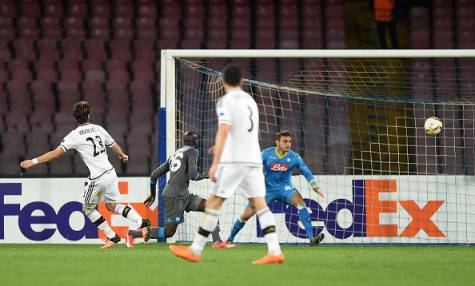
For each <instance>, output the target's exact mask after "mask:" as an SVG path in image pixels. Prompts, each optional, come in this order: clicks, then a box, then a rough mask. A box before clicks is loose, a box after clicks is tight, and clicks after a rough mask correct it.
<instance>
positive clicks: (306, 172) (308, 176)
mask: <svg viewBox="0 0 475 286" xmlns="http://www.w3.org/2000/svg"><path fill="white" fill-rule="evenodd" d="M297 156H298V155H297ZM298 157H299V163H298V168H299V170H300V172H301V173H302V174H303V175H304V177H305V179H307V181H308V183H309V184H310V186H311V187H312V189H313V191H314V192H315V193H317V194H318V195H320V196H321V197H322V198H324V197H325V194H324V193H323V192H322V190H320V187H319V186H318V183H317V180H316V179H315V178H314V177H313V174H312V171H310V168H309V167H308V166H307V164H305V162H304V161H303V159H302V158H301V157H300V156H298Z"/></svg>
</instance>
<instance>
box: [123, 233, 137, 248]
mask: <svg viewBox="0 0 475 286" xmlns="http://www.w3.org/2000/svg"><path fill="white" fill-rule="evenodd" d="M134 241H135V238H134V237H133V236H132V235H131V234H130V233H127V237H126V238H125V246H127V247H128V248H134Z"/></svg>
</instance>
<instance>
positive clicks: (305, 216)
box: [298, 207, 313, 240]
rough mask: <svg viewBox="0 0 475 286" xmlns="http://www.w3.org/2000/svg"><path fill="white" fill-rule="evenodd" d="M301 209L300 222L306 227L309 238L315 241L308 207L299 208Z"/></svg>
mask: <svg viewBox="0 0 475 286" xmlns="http://www.w3.org/2000/svg"><path fill="white" fill-rule="evenodd" d="M298 208H299V217H300V221H301V222H302V224H303V226H304V227H305V231H306V232H307V238H308V239H310V240H311V239H313V227H312V221H311V220H310V214H309V213H308V210H307V208H306V207H298Z"/></svg>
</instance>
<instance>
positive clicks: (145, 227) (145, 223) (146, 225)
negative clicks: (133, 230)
mask: <svg viewBox="0 0 475 286" xmlns="http://www.w3.org/2000/svg"><path fill="white" fill-rule="evenodd" d="M140 230H141V231H142V237H143V241H145V242H147V241H149V240H150V236H151V234H150V220H149V219H146V218H144V219H143V220H142V225H141V226H140Z"/></svg>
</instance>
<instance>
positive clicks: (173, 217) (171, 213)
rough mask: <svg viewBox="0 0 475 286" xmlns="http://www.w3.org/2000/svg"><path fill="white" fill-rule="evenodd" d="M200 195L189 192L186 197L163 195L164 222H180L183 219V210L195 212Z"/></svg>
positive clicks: (198, 204)
mask: <svg viewBox="0 0 475 286" xmlns="http://www.w3.org/2000/svg"><path fill="white" fill-rule="evenodd" d="M202 200H204V199H203V198H202V197H200V196H197V195H193V194H190V195H189V196H187V197H184V198H180V197H169V196H163V204H164V205H165V224H180V223H182V222H183V221H184V217H183V214H184V212H185V211H186V212H190V211H191V212H197V211H199V210H198V208H199V206H200V203H201V201H202Z"/></svg>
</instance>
